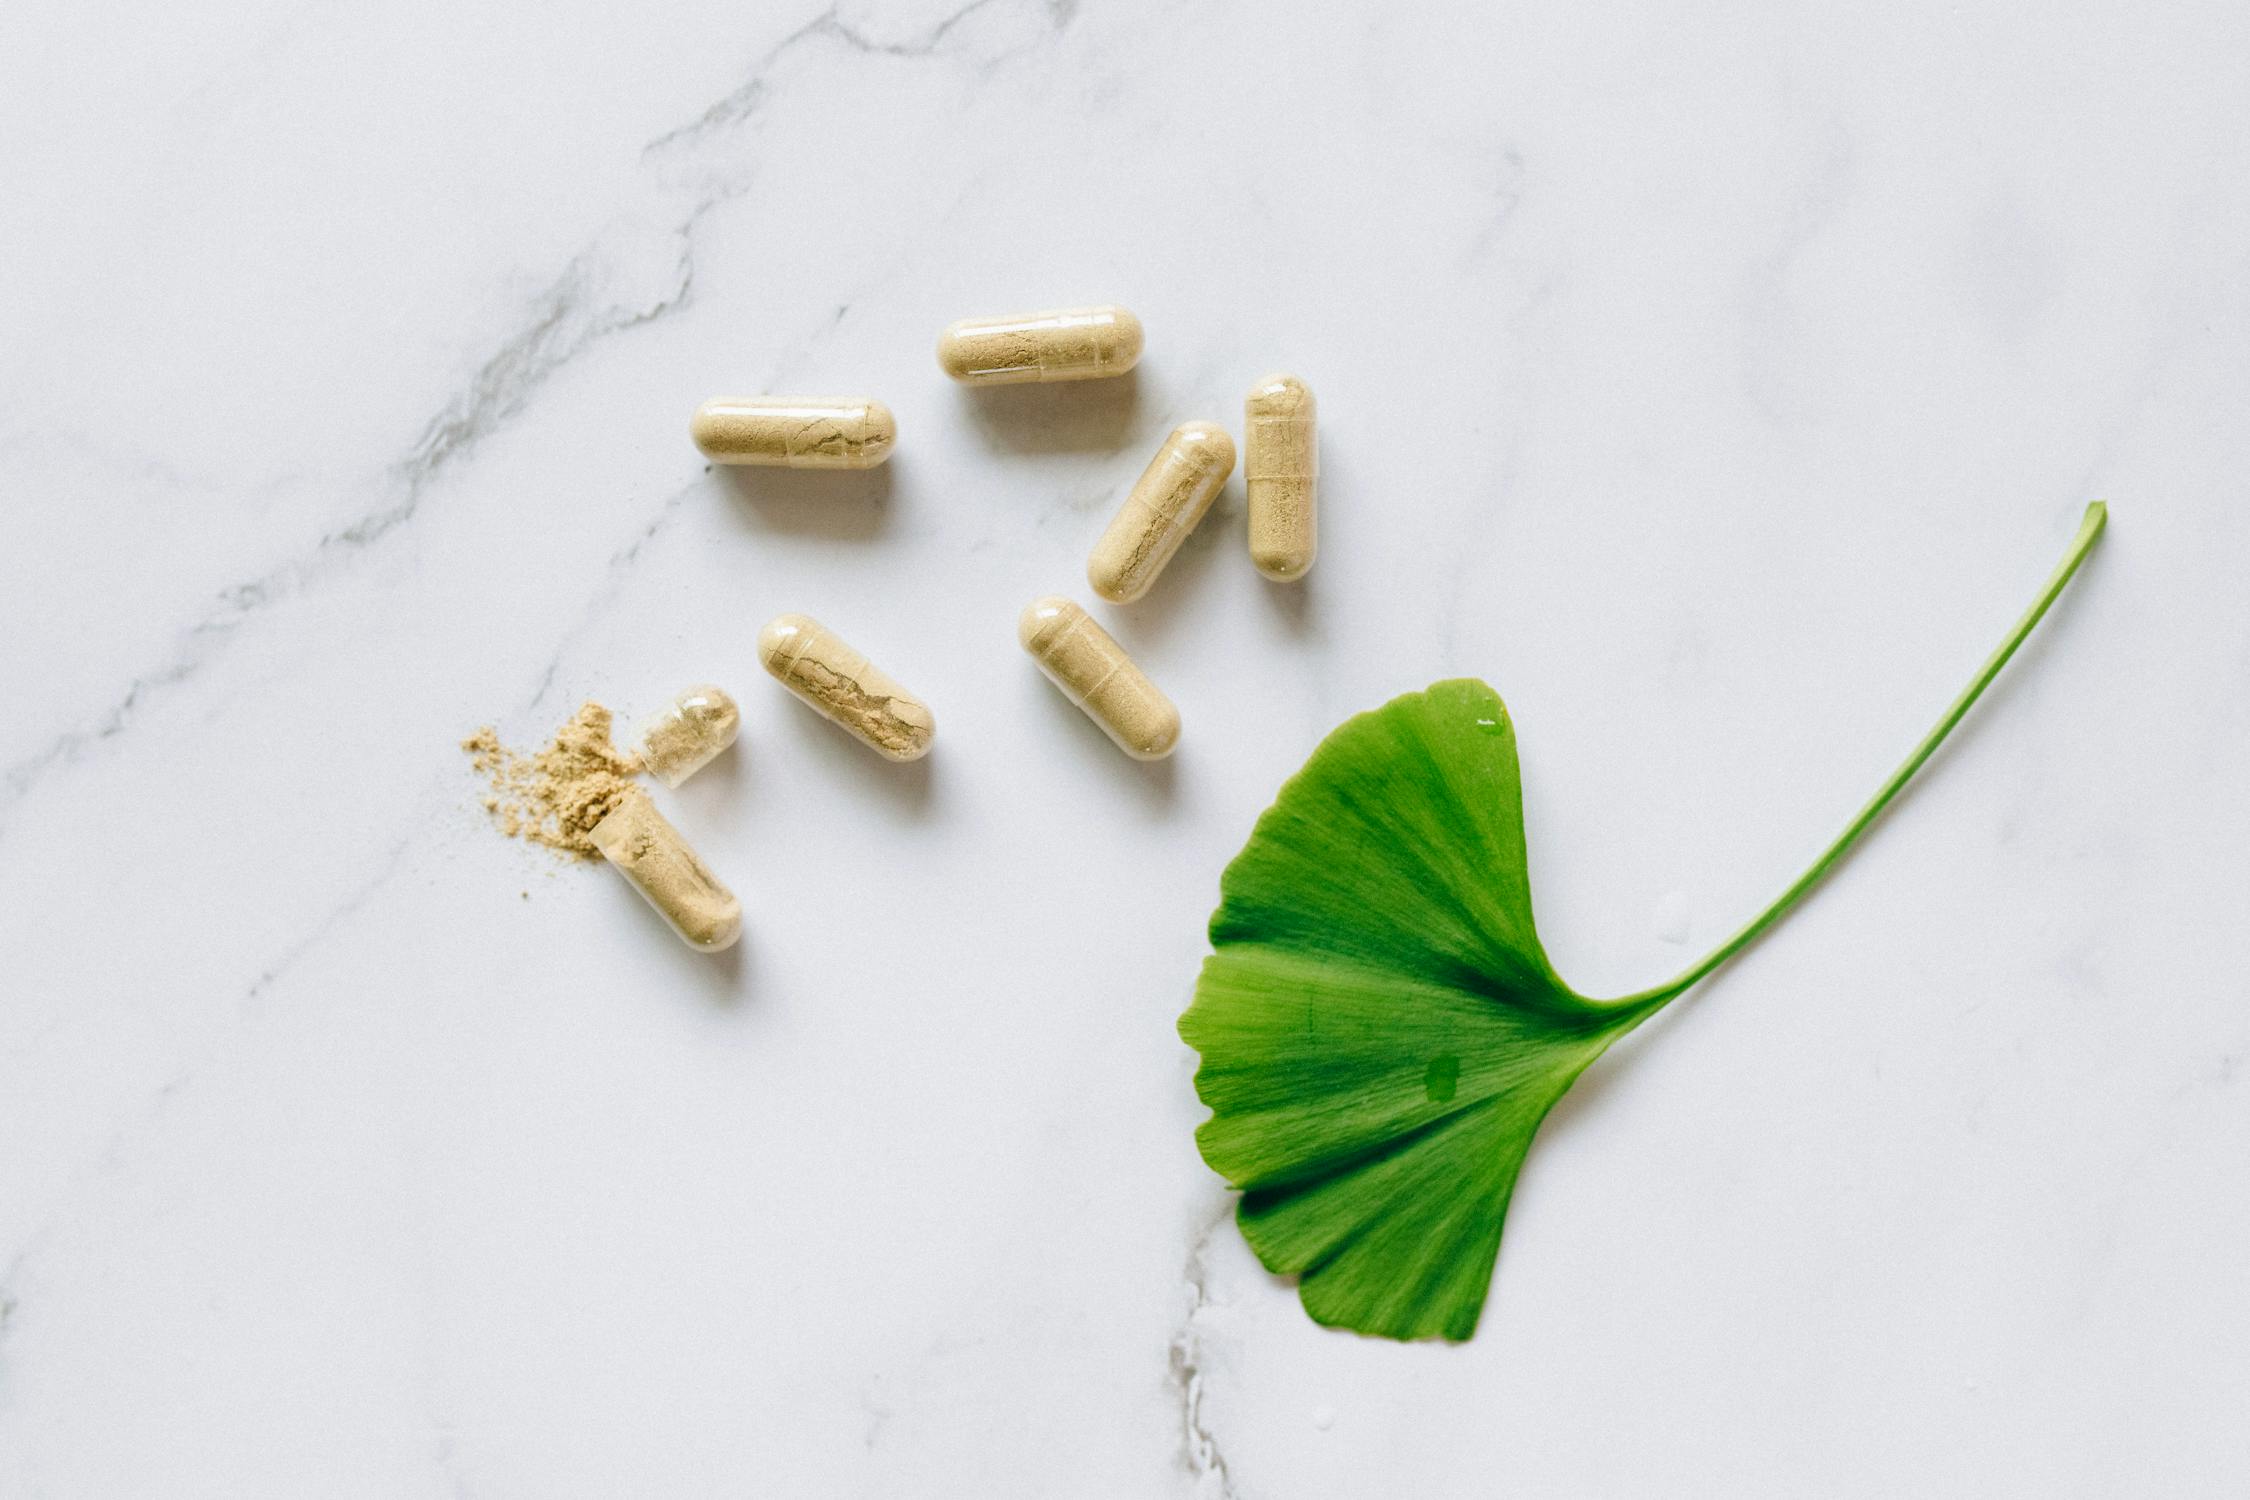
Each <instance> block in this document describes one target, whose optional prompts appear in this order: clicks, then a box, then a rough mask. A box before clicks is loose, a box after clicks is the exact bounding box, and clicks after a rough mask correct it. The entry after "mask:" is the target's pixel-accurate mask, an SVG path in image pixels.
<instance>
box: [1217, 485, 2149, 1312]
mask: <svg viewBox="0 0 2250 1500" xmlns="http://www.w3.org/2000/svg"><path fill="white" fill-rule="evenodd" d="M2105 518H2106V511H2105V510H2104V508H2103V507H2102V506H2101V505H2100V504H2099V503H2098V502H2097V503H2096V504H2094V505H2092V506H2089V507H2088V508H2087V511H2086V519H2085V522H2084V524H2083V525H2082V526H2081V527H2080V528H2079V532H2078V535H2077V537H2076V539H2075V540H2074V541H2073V542H2072V544H2071V547H2070V550H2069V552H2068V553H2067V554H2066V555H2065V556H2064V558H2063V561H2062V563H2061V565H2060V566H2059V567H2058V568H2057V569H2056V570H2055V573H2054V576H2053V577H2052V578H2051V579H2050V580H2049V581H2048V583H2047V586H2046V588H2045V590H2044V591H2043V592H2042V593H2041V594H2040V596H2039V598H2038V600H2037V601H2036V602H2034V604H2033V605H2032V607H2031V609H2030V610H2029V611H2027V612H2026V613H2025V615H2024V616H2023V618H2022V619H2021V620H2020V621H2018V622H2017V624H2016V627H2015V628H2014V630H2013V631H2011V632H2010V633H2009V635H2008V638H2007V639H2006V640H2005V641H2003V642H2002V643H2001V645H2000V648H1999V649H1998V650H1997V651H1995V652H1994V653H1993V654H1992V656H1991V657H1990V658H1989V659H1988V660H1987V661H1986V663H1985V665H1984V668H1983V670H1981V671H1980V672H1979V673H1978V674H1977V676H1976V678H1975V680H1974V681H1972V682H1971V683H1970V684H1969V686H1968V688H1967V689H1965V690H1964V691H1963V692H1962V694H1961V696H1960V697H1959V698H1957V699H1956V700H1955V701H1954V703H1953V705H1952V707H1951V708H1950V709H1949V710H1948V711H1947V713H1946V715H1945V717H1944V718H1943V719H1941V720H1940V721H1939V723H1938V725H1937V727H1936V728H1934V729H1932V730H1931V731H1930V733H1929V734H1928V735H1927V736H1926V737H1924V739H1923V741H1922V743H1921V744H1920V745H1919V746H1918V747H1916V749H1915V751H1914V753H1913V754H1912V755H1910V756H1909V757H1908V758H1907V760H1906V762H1905V763H1904V764H1903V765H1901V766H1900V767H1899V768H1898V770H1897V771H1895V772H1893V773H1892V775H1891V777H1890V779H1889V780H1887V781H1886V782H1885V783H1884V784H1883V786H1882V788H1881V789H1880V790H1879V791H1878V792H1877V793H1876V794H1875V796H1874V797H1873V798H1872V799H1871V800H1870V801H1869V802H1868V804H1867V805H1866V807H1864V808H1862V809H1861V811H1860V813H1859V815H1858V816H1857V817H1855V818H1854V819H1853V820H1852V822H1851V824H1850V826H1848V827H1847V828H1846V829H1845V830H1844V832H1843V833H1842V834H1841V835H1840V836H1839V837H1838V838H1837V839H1836V841H1835V842H1834V843H1833V844H1831V845H1830V846H1829V847H1828V849H1827V851H1826V852H1825V853H1823V854H1822V855H1821V857H1820V858H1819V859H1818V860H1816V861H1815V862H1814V863H1813V865H1812V867H1811V868H1810V869H1808V870H1807V871H1806V872H1805V873H1804V874H1803V875H1802V876H1800V877H1799V878H1798V879H1797V880H1796V882H1795V883H1793V884H1792V885H1791V886H1790V887H1789V889H1788V890H1786V891H1784V892H1783V893H1782V894H1781V896H1780V897H1778V898H1777V899H1776V900H1775V901H1774V903H1773V904H1772V905H1771V906H1769V907H1767V908H1766V909H1765V910H1764V911H1763V912H1761V913H1759V914H1758V915H1757V916H1756V917H1754V918H1752V919H1751V920H1750V921H1749V922H1747V923H1745V924H1744V925H1743V927H1742V928H1741V930H1740V931H1738V932H1736V933H1735V934H1734V936H1732V937H1730V938H1729V939H1728V940H1727V941H1726V942H1724V943H1722V944H1720V945H1719V947H1718V948H1717V949H1715V950H1714V951H1713V952H1712V953H1710V954H1709V955H1707V956H1706V957H1705V958H1704V959H1703V960H1702V961H1700V962H1698V963H1697V964H1695V965H1694V966H1693V967H1691V968H1689V969H1688V970H1687V971H1686V972H1685V973H1683V974H1681V975H1679V976H1678V977H1677V978H1675V979H1673V980H1671V981H1669V982H1668V983H1665V984H1662V985H1659V986H1657V987H1656V988H1655V989H1651V990H1645V991H1642V992H1641V993H1639V994H1636V995H1628V996H1625V997H1624V998H1622V999H1617V1000H1594V999H1589V998H1588V997H1586V996H1584V995H1581V994H1579V993H1578V992H1577V991H1575V990H1573V989H1572V988H1571V987H1570V986H1569V985H1568V984H1566V983H1564V982H1563V980H1562V977H1561V976H1560V975H1558V974H1556V972H1555V970H1554V966H1553V965H1552V964H1550V963H1549V962H1548V961H1547V955H1546V952H1545V950H1544V949H1542V948H1541V946H1540V943H1539V933H1538V929H1537V927H1536V926H1535V924H1534V923H1533V920H1532V913H1531V878H1530V868H1529V859H1528V856H1527V853H1526V850H1525V847H1524V835H1523V788H1522V780H1521V776H1520V773H1519V770H1518V766H1517V761H1516V736H1515V726H1514V724H1513V722H1512V721H1511V720H1510V719H1509V717H1508V711H1507V709H1506V708H1505V707H1504V706H1503V705H1502V704H1501V702H1500V698H1499V695H1498V694H1496V693H1495V692H1493V690H1492V689H1491V688H1489V687H1487V686H1485V685H1484V684H1483V683H1481V682H1474V681H1467V680H1460V681H1452V682H1441V683H1438V684H1436V685H1435V686H1433V687H1431V688H1428V689H1427V690H1425V691H1423V692H1419V693H1409V694H1407V695H1406V696H1404V697H1402V698H1397V699H1394V700H1392V701H1391V702H1390V703H1388V704H1386V705H1384V706H1383V707H1382V708H1379V709H1376V710H1375V711H1373V712H1371V713H1364V714H1361V715H1359V716H1358V717H1357V718H1354V719H1352V720H1350V721H1348V722H1347V723H1345V724H1344V725H1343V726H1342V727H1341V728H1339V729H1337V730H1336V731H1335V733H1333V734H1331V735H1330V736H1329V737H1328V738H1327V739H1326V740H1325V741H1323V742H1322V743H1321V745H1320V748H1319V749H1317V750H1315V751H1314V752H1313V756H1312V759H1311V760H1309V761H1307V762H1306V763H1305V766H1304V769H1303V770H1301V771H1299V772H1298V773H1297V774H1296V775H1295V776H1294V777H1292V778H1291V779H1290V780H1289V782H1288V783H1287V784H1286V785H1284V786H1283V787H1282V789H1281V794H1280V796H1279V797H1278V798H1276V799H1275V801H1274V804H1273V806H1272V807H1271V808H1269V809H1267V811H1266V813H1265V814H1264V816H1262V817H1261V818H1259V820H1258V825H1257V827H1256V829H1255V830H1253V831H1252V833H1251V835H1250V842H1249V843H1248V844H1247V845H1245V846H1244V847H1243V850H1242V852H1241V854H1239V855H1237V856H1236V858H1235V860H1234V862H1233V863H1232V864H1230V865H1229V866H1228V867H1227V870H1226V873H1225V875H1224V876H1223V877H1222V878H1221V880H1220V886H1219V889H1220V902H1219V909H1218V910H1217V911H1216V912H1215V913H1213V914H1212V917H1211V944H1212V947H1213V949H1214V950H1215V951H1214V952H1213V953H1212V954H1211V956H1210V957H1209V958H1207V959H1206V960H1204V965H1203V973H1202V977H1201V979H1200V980H1199V981H1198V983H1197V985H1196V992H1195V1001H1194V1003H1193V1004H1192V1005H1191V1006H1190V1007H1189V1008H1188V1011H1187V1013H1186V1014H1185V1015H1183V1016H1182V1017H1181V1018H1180V1035H1181V1036H1182V1037H1183V1038H1184V1039H1185V1040H1186V1041H1187V1043H1188V1045H1190V1046H1191V1047H1194V1048H1195V1049H1196V1050H1197V1051H1198V1052H1200V1053H1201V1054H1202V1058H1203V1061H1202V1066H1201V1067H1200V1068H1199V1069H1198V1070H1197V1072H1196V1075H1195V1087H1196V1092H1197V1094H1198V1095H1199V1096H1200V1097H1201V1098H1202V1100H1203V1102H1204V1103H1205V1104H1207V1105H1209V1106H1210V1107H1211V1111H1212V1114H1211V1118H1210V1119H1209V1120H1208V1121H1206V1122H1205V1123H1204V1125H1203V1126H1202V1128H1201V1129H1200V1130H1198V1131H1197V1133H1196V1140H1197V1144H1198V1145H1199V1146H1200V1147H1201V1148H1202V1152H1203V1158H1204V1160H1205V1161H1207V1162H1208V1163H1210V1165H1211V1167H1212V1168H1213V1170H1215V1171H1217V1172H1218V1173H1220V1174H1221V1175H1222V1176H1224V1177H1225V1178H1226V1179H1227V1180H1228V1181H1229V1182H1230V1183H1232V1184H1233V1185H1234V1186H1235V1187H1237V1188H1239V1189H1241V1190H1242V1199H1241V1203H1240V1205H1239V1207H1238V1210H1237V1215H1236V1217H1237V1219H1238V1221H1239V1223H1240V1224H1241V1226H1242V1233H1243V1237H1244V1238H1245V1239H1246V1240H1247V1241H1248V1242H1249V1244H1250V1247H1251V1249H1252V1250H1254V1251H1255V1252H1256V1253H1257V1256H1258V1258H1259V1260H1261V1261H1262V1262H1264V1263H1265V1265H1266V1267H1267V1268H1268V1269H1270V1270H1273V1271H1276V1272H1279V1273H1282V1274H1284V1275H1292V1276H1295V1277H1297V1278H1298V1291H1299V1295H1300V1296H1302V1298H1303V1299H1304V1304H1305V1310H1306V1311H1307V1312H1309V1313H1310V1314H1311V1315H1312V1316H1313V1318H1314V1319H1315V1320H1316V1321H1318V1322H1321V1323H1325V1324H1328V1325H1331V1326H1334V1327H1340V1328H1350V1329H1356V1330H1358V1331H1359V1332H1362V1333H1371V1334H1381V1335H1384V1336H1387V1337H1390V1338H1400V1339H1415V1338H1431V1337H1442V1338H1448V1339H1465V1338H1467V1337H1469V1336H1470V1334H1472V1333H1474V1332H1475V1331H1476V1326H1477V1316H1478V1314H1479V1313H1480V1312H1481V1311H1482V1309H1483V1307H1484V1299H1485V1292H1486V1290H1487V1288H1488V1287H1489V1286H1490V1284H1491V1281H1492V1270H1493V1262H1494V1258H1495V1256H1496V1255H1497V1254H1498V1252H1499V1248H1500V1233H1501V1226H1502V1225H1503V1223H1504V1222H1505V1221H1506V1218H1507V1212H1508V1199H1509V1196H1510V1194H1511V1193H1513V1191H1514V1190H1515V1185H1516V1174H1517V1172H1518V1171H1519V1170H1521V1168H1522V1166H1523V1158H1524V1153H1525V1152H1526V1151H1527V1150H1529V1149H1530V1146H1531V1140H1532V1137H1533V1135H1534V1134H1535V1133H1536V1132H1537V1131H1538V1129H1539V1122H1540V1121H1541V1120H1543V1119H1545V1118H1546V1115H1547V1111H1548V1110H1550V1109H1552V1108H1553V1107H1554V1104H1555V1101H1556V1100H1557V1099H1560V1098H1561V1097H1562V1095H1563V1093H1564V1091H1565V1090H1567V1089H1568V1088H1569V1087H1570V1085H1571V1083H1572V1082H1573V1081H1574V1080H1575V1079H1576V1078H1577V1077H1578V1075H1579V1074H1580V1073H1581V1072H1583V1071H1584V1070H1585V1068H1586V1066H1587V1065H1588V1064H1589V1063H1591V1062H1592V1061H1593V1060H1594V1059H1595V1058H1597V1057H1599V1056H1601V1054H1602V1052H1603V1051H1604V1050H1605V1049H1607V1048H1608V1047H1609V1045H1610V1044H1611V1043H1612V1042H1615V1041H1616V1040H1617V1039H1618V1038H1619V1037H1621V1036H1623V1035H1624V1034H1625V1033H1626V1032H1628V1031H1631V1030H1632V1029H1633V1028H1634V1027H1635V1026H1637V1025H1639V1024H1640V1023H1641V1022H1642V1021H1645V1020H1647V1019H1648V1017H1650V1016H1651V1015H1653V1014H1655V1013H1656V1012H1657V1011H1658V1010H1660V1009H1662V1008H1663V1007H1664V1006H1665V1005H1666V1004H1668V1003H1669V1002H1671V1001H1672V1000H1674V999H1676V998H1678V997H1679V996H1680V995H1681V994H1682V993H1684V992H1685V991H1686V990H1688V989H1689V988H1690V987H1691V986H1693V985H1694V984H1696V983H1697V982H1698V981H1699V980H1701V979H1702V978H1704V976H1706V975H1708V974H1709V973H1710V972H1711V971H1712V970H1713V969H1715V968H1717V967H1718V966H1719V965H1720V964H1722V963H1724V962H1726V960H1727V959H1729V958H1731V957H1732V956H1733V955H1734V954H1735V953H1737V952H1738V951H1740V950H1741V949H1742V948H1743V947H1744V946H1745V945H1747V944H1748V943H1749V942H1751V940H1753V939H1754V938H1756V937H1757V935H1758V934H1759V933H1760V932H1762V931H1764V930H1765V929H1766V927H1767V926H1769V925H1770V924H1771V923H1773V922H1774V921H1776V920H1777V919H1779V918H1780V917H1781V915H1782V914H1783V913H1784V912H1786V911H1788V910H1789V908H1790V907H1792V906H1794V905H1795V904H1796V903H1797V902H1798V900H1800V899H1801V898H1802V897H1803V896H1804V895H1805V893H1806V892H1807V891H1809V890H1810V889H1811V888H1812V887H1813V885H1814V884H1815V883H1817V882H1818V881H1819V879H1820V877H1821V876H1822V875H1824V874H1825V873H1826V872H1827V871H1828V870H1829V868H1830V867H1831V866H1833V865H1834V864H1835V862H1836V861H1837V860H1838V859H1839V858H1841V857H1842V855H1843V853H1844V851H1845V850H1846V849H1848V848H1849V847H1850V846H1851V844H1852V843H1853V841H1854V840H1856V839H1857V838H1858V837H1859V835H1860V834H1861V833H1862V832H1863V831H1865V829H1866V828H1867V826H1868V824H1869V823H1871V822H1872V821H1874V819H1875V817H1876V815H1877V814H1879V813H1880V812H1881V811H1882V810H1883V808H1884V807H1885V806H1886V805H1887V804H1888V803H1889V802H1890V800H1891V799H1892V798H1893V797H1894V796H1896V795H1897V793H1898V791H1899V789H1900V788H1901V787H1903V786H1905V784H1906V783H1907V781H1908V780H1909V779H1910V778H1911V777H1912V776H1913V775H1914V773H1915V772H1916V771H1917V770H1919V769H1920V768H1921V766H1922V763H1923V762H1924V761H1925V760H1927V759H1928V758H1929V757H1930V755H1931V754H1932V753H1933V752H1934V751H1935V750H1936V749H1937V747H1938V745H1939V744H1940V743H1942V742H1943V741H1944V739H1945V737H1946V735H1947V734H1949V733H1950V732H1951V731H1952V729H1953V727H1954V725H1956V724H1957V723H1959V722H1960V720H1961V717H1962V716H1963V715H1964V714H1966V713H1967V712H1968V710H1969V707H1970V705H1971V704H1973V703H1975V702H1976V700H1977V698H1978V696H1979V695H1980V694H1981V693H1983V691H1984V689H1985V688H1986V686H1987V685H1989V684H1990V683H1991V681H1992V679H1993V678H1994V677H1996V676H1997V675H1999V672H2000V669H2001V668H2002V667H2003V666H2004V665H2005V664H2006V663H2007V660H2008V658H2009V657H2010V656H2011V655H2013V654H2014V652H2015V650H2016V648H2017V647H2018V646H2019V645H2021V644H2022V643H2023V640H2024V638H2025V637H2026V636H2028V635H2029V634H2030V633H2031V631H2032V628H2033V627H2034V626H2036V625H2037V624H2038V623H2039V620H2040V617H2041V616H2042V615H2044V614H2045V613H2046V611H2047V608H2048V606H2049V605H2051V604H2053V602H2054V601H2055V598H2056V596H2057V595H2058V594H2060V593H2061V592H2062V589H2063V586H2064V585H2065V584H2066V583H2068V582H2069V580H2070V576H2071V574H2072V573H2074V572H2075V571H2076V570H2077V568H2078V565H2079V563H2080V562H2081V561H2082V560H2083V559H2084V558H2085V556H2086V553H2087V551H2088V550H2089V549H2090V548H2091V547H2092V546H2093V543H2094V539H2095V538H2096V537H2097V536H2099V535H2100V533H2101V530H2102V526H2103V522H2104V520H2105Z"/></svg>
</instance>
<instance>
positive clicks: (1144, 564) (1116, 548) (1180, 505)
mask: <svg viewBox="0 0 2250 1500" xmlns="http://www.w3.org/2000/svg"><path fill="white" fill-rule="evenodd" d="M1233 472H1234V439H1233V438H1230V437H1228V436H1227V433H1226V429H1225V428H1223V427H1221V426H1219V425H1218V424H1217V423H1216V422H1184V423H1182V424H1181V425H1180V426H1178V427H1175V428H1173V429H1172V435H1171V436H1170V437H1168V438H1166V439H1165V440H1164V446H1163V447H1161V448H1159V449H1157V450H1156V457H1154V458H1152V459H1150V460H1149V463H1148V467H1147V468H1146V469H1144V470H1142V471H1141V477H1140V478H1139V479H1137V480H1135V481H1134V482H1133V489H1132V493H1130V494H1128V495H1127V496H1126V497H1125V503H1124V505H1122V506H1121V507H1119V508H1118V512H1117V514H1116V515H1115V516H1113V517H1111V519H1110V523H1109V529H1108V530H1107V531H1104V532H1103V533H1102V539H1101V540H1100V541H1098V542H1096V543H1095V544H1094V554H1093V556H1092V557H1089V558H1088V559H1087V560H1086V581H1087V582H1088V583H1089V584H1091V585H1093V589H1094V592H1095V593H1097V594H1099V595H1101V596H1102V597H1103V598H1104V599H1107V600H1108V601H1109V602H1110V603H1112V604H1130V603H1132V602H1133V601H1134V600H1135V599H1138V598H1140V597H1141V595H1143V594H1145V593H1147V592H1148V589H1149V585H1150V584H1152V583H1154V582H1156V575H1157V574H1159V573H1161V572H1163V571H1164V565H1165V564H1166V563H1168V562H1170V561H1171V560H1172V554H1173V553H1175V552H1177V551H1179V550H1180V543H1182V542H1184V541H1186V540H1187V536H1188V533H1189V532H1191V531H1193V530H1195V528H1196V526H1197V525H1198V524H1199V523H1200V522H1201V521H1202V520H1203V516H1204V513H1205V512H1206V511H1208V510H1210V508H1211V502H1212V501H1213V500H1216V499H1217V498H1218V496H1219V490H1220V487H1221V486H1223V485H1224V484H1225V483H1226V482H1227V476H1228V475H1229V474H1231V473H1233Z"/></svg>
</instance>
